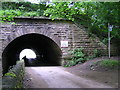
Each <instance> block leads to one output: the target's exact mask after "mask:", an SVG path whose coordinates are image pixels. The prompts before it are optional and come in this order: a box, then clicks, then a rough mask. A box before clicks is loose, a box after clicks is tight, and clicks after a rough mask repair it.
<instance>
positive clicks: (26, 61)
mask: <svg viewBox="0 0 120 90" xmlns="http://www.w3.org/2000/svg"><path fill="white" fill-rule="evenodd" d="M22 59H23V60H24V62H25V66H29V61H28V60H29V59H28V58H27V57H26V56H24V57H23V58H22Z"/></svg>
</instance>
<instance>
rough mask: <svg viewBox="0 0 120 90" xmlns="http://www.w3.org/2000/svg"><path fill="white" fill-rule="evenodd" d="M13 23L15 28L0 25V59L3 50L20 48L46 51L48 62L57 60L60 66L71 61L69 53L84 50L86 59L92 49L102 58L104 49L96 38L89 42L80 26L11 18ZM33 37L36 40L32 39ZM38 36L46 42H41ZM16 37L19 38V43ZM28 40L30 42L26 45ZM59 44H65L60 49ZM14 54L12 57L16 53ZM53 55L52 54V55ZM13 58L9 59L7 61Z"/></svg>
mask: <svg viewBox="0 0 120 90" xmlns="http://www.w3.org/2000/svg"><path fill="white" fill-rule="evenodd" d="M15 23H16V24H6V25H4V24H2V25H1V26H0V28H1V37H0V38H1V40H2V46H1V47H2V50H1V52H2V54H3V55H2V56H3V57H2V59H4V57H6V54H4V52H8V51H7V50H9V49H10V50H12V49H13V50H14V48H18V49H15V50H21V49H22V48H24V46H26V47H27V46H28V47H33V48H36V47H37V49H38V48H41V49H42V48H44V49H45V50H46V51H47V52H46V53H45V54H46V55H47V54H49V55H47V56H48V57H49V58H51V59H52V58H53V57H54V56H56V59H57V58H58V59H61V61H60V63H61V64H62V63H63V62H62V60H64V59H65V58H69V57H71V54H70V51H71V50H74V49H75V48H84V51H85V52H86V53H87V54H88V55H93V53H94V50H95V49H98V50H102V51H103V54H106V50H107V46H106V45H104V44H101V43H100V40H99V39H98V38H97V37H94V39H93V38H90V37H89V35H88V33H87V32H86V31H85V28H84V27H83V26H82V25H81V26H79V27H78V26H76V25H75V24H74V23H73V22H71V21H69V20H64V19H56V20H54V21H52V20H50V19H48V18H30V17H18V18H15ZM32 34H34V35H33V36H31V37H30V38H28V37H26V40H24V39H25V38H24V36H27V35H32ZM36 35H37V36H38V37H36ZM42 36H43V37H46V38H42ZM20 37H23V38H22V39H19V38H20ZM34 38H35V39H34ZM37 38H39V39H37ZM30 39H32V40H31V41H29V40H30ZM15 41H16V42H17V43H16V42H15ZM27 41H29V42H27ZM62 41H66V42H65V43H66V44H67V45H65V46H64V45H63V46H62V45H61V42H62ZM37 42H38V45H37ZM20 43H23V44H20ZM24 43H25V44H24ZM31 43H32V44H31ZM34 43H35V44H34ZM42 43H44V44H42ZM19 44H20V45H19ZM9 45H10V46H9ZM45 46H46V47H45ZM10 47H11V48H10ZM47 49H48V50H47ZM42 50H43V49H42ZM43 51H44V50H43ZM9 52H10V51H9ZM14 52H15V53H16V52H17V51H14ZM53 52H54V54H52V53H53ZM15 53H14V54H15ZM11 55H12V54H11ZM51 55H53V56H52V57H51ZM13 56H14V55H13ZM13 56H10V55H9V57H13ZM11 59H12V58H11ZM2 61H3V63H7V62H10V61H8V60H2ZM58 62H59V60H58ZM6 65H7V64H6ZM3 66H4V65H3ZM5 68H6V66H5Z"/></svg>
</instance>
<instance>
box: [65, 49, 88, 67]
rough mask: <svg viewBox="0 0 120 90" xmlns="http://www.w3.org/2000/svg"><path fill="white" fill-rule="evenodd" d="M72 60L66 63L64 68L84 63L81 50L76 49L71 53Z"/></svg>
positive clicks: (84, 59) (83, 55)
mask: <svg viewBox="0 0 120 90" xmlns="http://www.w3.org/2000/svg"><path fill="white" fill-rule="evenodd" d="M71 54H72V58H71V60H69V61H67V63H66V64H65V65H64V67H69V66H74V65H76V64H80V63H84V62H85V61H86V58H85V54H84V53H83V48H77V49H75V50H73V51H72V52H71Z"/></svg>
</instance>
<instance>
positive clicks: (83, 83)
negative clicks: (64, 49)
mask: <svg viewBox="0 0 120 90" xmlns="http://www.w3.org/2000/svg"><path fill="white" fill-rule="evenodd" d="M25 69H26V76H27V77H26V78H27V79H26V81H25V83H26V86H27V88H112V87H111V86H107V85H104V84H102V83H98V82H95V81H92V80H88V79H86V78H82V77H80V76H77V75H74V74H71V73H69V72H67V71H65V70H64V68H63V67H26V68H25Z"/></svg>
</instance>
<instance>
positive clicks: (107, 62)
mask: <svg viewBox="0 0 120 90" xmlns="http://www.w3.org/2000/svg"><path fill="white" fill-rule="evenodd" d="M100 65H101V66H105V67H110V68H113V67H118V66H120V61H117V60H109V59H105V60H102V61H101V62H100Z"/></svg>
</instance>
